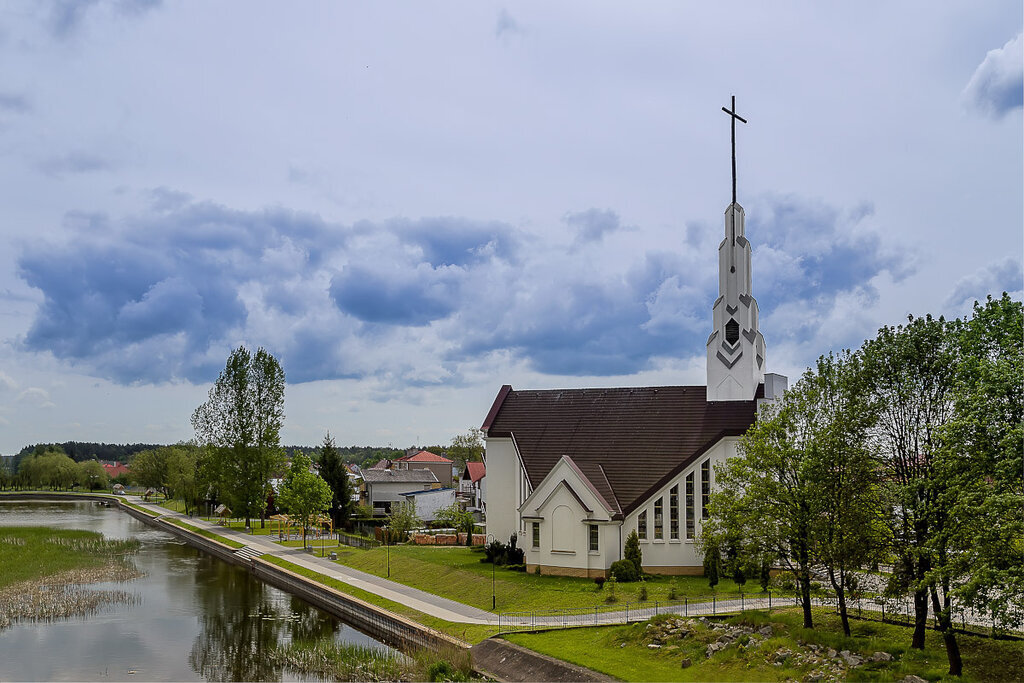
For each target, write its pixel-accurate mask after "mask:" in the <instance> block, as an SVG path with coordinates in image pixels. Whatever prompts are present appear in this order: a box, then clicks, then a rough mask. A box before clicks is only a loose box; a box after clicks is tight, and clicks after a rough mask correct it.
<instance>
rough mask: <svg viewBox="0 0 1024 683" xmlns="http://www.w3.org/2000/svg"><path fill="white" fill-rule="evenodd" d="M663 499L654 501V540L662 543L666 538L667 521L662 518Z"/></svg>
mask: <svg viewBox="0 0 1024 683" xmlns="http://www.w3.org/2000/svg"><path fill="white" fill-rule="evenodd" d="M662 507H663V503H662V499H661V498H659V499H658V500H656V501H654V540H655V541H661V540H664V538H665V524H664V522H665V519H664V517H663V516H662Z"/></svg>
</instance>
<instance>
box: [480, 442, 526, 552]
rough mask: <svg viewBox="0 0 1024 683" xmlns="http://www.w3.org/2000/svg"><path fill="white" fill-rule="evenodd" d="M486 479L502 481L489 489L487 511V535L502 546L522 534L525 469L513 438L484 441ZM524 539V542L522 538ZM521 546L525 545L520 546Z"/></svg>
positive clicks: (486, 503) (487, 491) (486, 499)
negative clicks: (519, 509)
mask: <svg viewBox="0 0 1024 683" xmlns="http://www.w3.org/2000/svg"><path fill="white" fill-rule="evenodd" d="M484 448H485V454H486V455H485V462H486V463H487V477H486V478H487V479H489V480H491V481H492V482H500V484H498V485H494V486H488V487H487V489H486V491H485V498H484V500H485V506H486V508H487V533H488V534H491V535H493V536H494V538H496V539H498V540H499V541H501V542H502V543H507V542H508V539H509V536H511V535H512V534H513V533H516V532H519V531H520V529H521V527H520V522H519V512H518V508H519V503H520V502H521V500H520V481H521V480H522V466H521V465H520V462H519V456H518V454H517V453H516V448H515V444H514V443H513V441H512V439H511V438H496V437H487V438H485V439H484ZM520 540H522V539H520ZM519 545H520V547H522V545H523V544H522V543H521V542H520V543H519Z"/></svg>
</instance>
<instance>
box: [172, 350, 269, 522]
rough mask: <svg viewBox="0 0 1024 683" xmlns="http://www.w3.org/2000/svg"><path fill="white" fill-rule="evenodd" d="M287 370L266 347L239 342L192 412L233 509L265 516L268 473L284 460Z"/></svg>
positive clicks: (219, 484) (212, 470)
mask: <svg viewBox="0 0 1024 683" xmlns="http://www.w3.org/2000/svg"><path fill="white" fill-rule="evenodd" d="M283 421H284V370H283V369H282V368H281V364H280V363H279V362H278V360H277V359H276V358H275V357H274V356H273V355H271V354H270V353H269V352H268V351H266V350H265V349H263V348H262V347H261V348H259V349H258V350H257V351H256V353H255V354H252V353H250V352H249V350H248V349H246V348H245V347H244V346H239V347H238V348H237V349H235V350H234V351H232V352H231V354H230V355H229V356H228V360H227V363H226V364H225V366H224V370H223V371H221V373H220V375H219V376H218V377H217V381H216V382H214V385H213V387H212V388H211V389H210V393H209V398H208V399H207V400H206V402H205V403H203V404H202V405H201V406H199V407H198V408H196V410H195V412H194V413H192V427H193V428H194V429H195V432H196V439H197V441H198V442H199V443H200V444H203V445H207V446H210V447H211V448H210V452H211V455H212V458H211V463H210V468H209V471H210V473H211V474H212V475H213V476H214V477H215V479H216V483H217V488H218V490H219V492H220V494H221V496H223V497H224V498H225V499H226V500H225V502H227V504H228V505H229V506H230V507H231V508H232V510H233V511H234V512H235V513H236V514H238V515H239V516H242V517H244V518H245V523H246V526H248V525H249V520H250V518H253V517H260V518H261V521H264V522H265V520H264V519H263V518H264V513H265V511H266V506H267V495H268V493H269V491H270V477H271V476H272V475H273V474H274V473H275V472H276V471H277V470H279V469H280V468H281V467H282V465H283V463H284V453H283V451H282V449H281V444H280V440H281V425H282V423H283Z"/></svg>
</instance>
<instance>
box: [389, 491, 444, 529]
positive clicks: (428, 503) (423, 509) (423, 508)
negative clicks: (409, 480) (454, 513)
mask: <svg viewBox="0 0 1024 683" xmlns="http://www.w3.org/2000/svg"><path fill="white" fill-rule="evenodd" d="M402 496H403V497H404V498H405V500H406V501H407V502H410V503H413V504H415V505H416V516H417V517H419V518H420V519H421V520H423V522H424V523H427V522H433V521H434V520H435V519H436V518H437V511H438V510H440V509H441V508H446V507H449V506H451V505H452V503H454V502H455V489H453V488H451V487H446V488H439V489H423V490H420V491H408V492H406V493H403V494H402Z"/></svg>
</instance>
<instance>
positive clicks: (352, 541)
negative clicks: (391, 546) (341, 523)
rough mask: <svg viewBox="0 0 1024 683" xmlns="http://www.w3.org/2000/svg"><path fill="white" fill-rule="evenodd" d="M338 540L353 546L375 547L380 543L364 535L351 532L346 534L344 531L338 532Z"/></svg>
mask: <svg viewBox="0 0 1024 683" xmlns="http://www.w3.org/2000/svg"><path fill="white" fill-rule="evenodd" d="M338 542H339V543H344V544H345V545H350V546H353V547H355V548H363V549H364V550H365V549H367V548H376V547H377V546H379V545H380V541H375V540H373V539H372V538H366V537H364V536H353V535H352V534H346V533H345V532H344V531H339V532H338Z"/></svg>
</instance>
